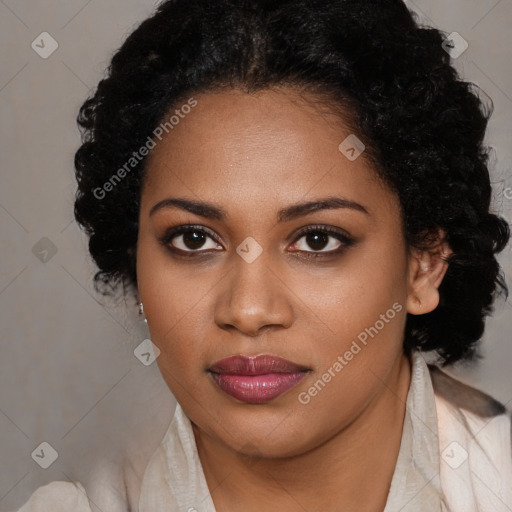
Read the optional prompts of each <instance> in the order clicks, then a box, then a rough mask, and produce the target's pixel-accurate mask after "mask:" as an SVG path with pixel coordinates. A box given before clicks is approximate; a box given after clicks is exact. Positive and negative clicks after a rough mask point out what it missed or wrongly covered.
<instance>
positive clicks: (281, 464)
mask: <svg viewBox="0 0 512 512" xmlns="http://www.w3.org/2000/svg"><path fill="white" fill-rule="evenodd" d="M410 380H411V363H410V361H409V359H408V358H407V357H406V356H405V355H402V356H401V357H400V358H399V359H398V360H397V362H396V364H395V365H394V367H393V369H392V371H391V372H390V375H389V377H388V379H387V380H386V381H385V382H382V385H381V387H380V389H379V391H378V393H377V394H376V395H375V397H374V398H373V399H372V400H371V402H370V403H369V404H368V405H367V406H366V407H365V409H364V410H363V411H362V412H361V414H359V416H357V418H356V419H355V420H354V421H352V423H350V425H348V426H347V427H345V428H343V429H342V430H341V431H339V432H337V433H335V434H334V435H333V436H332V437H331V438H330V439H328V440H327V441H325V442H324V443H323V444H321V445H320V446H317V447H315V448H314V449H312V450H310V451H308V452H306V453H303V454H300V455H297V456H294V457H288V458H276V459H265V458H258V459H248V458H244V457H240V456H237V455H236V454H235V453H234V452H233V451H231V450H229V449H227V448H226V447H224V446H223V445H221V444H219V443H218V442H216V441H215V440H214V439H212V438H211V437H209V436H208V435H207V434H205V433H204V432H203V431H201V430H199V429H198V428H197V426H196V425H193V430H194V435H195V438H196V444H197V449H198V454H199V458H200V460H201V464H202V466H203V471H204V474H205V478H206V482H207V484H208V488H209V489H210V493H211V495H212V500H213V502H214V504H215V508H216V510H217V512H225V511H230V510H238V509H240V510H244V511H247V512H252V511H258V512H262V511H267V510H280V511H282V512H287V511H296V510H300V509H301V507H302V509H305V510H323V511H326V512H327V511H329V512H330V511H333V512H334V511H339V510H340V508H339V503H343V504H344V509H346V510H358V511H360V512H381V511H382V510H383V509H384V507H385V504H386V500H387V495H388V492H389V487H390V484H391V480H392V477H393V473H394V470H395V465H396V460H397V457H398V453H399V449H400V441H401V438H402V427H403V422H404V417H405V409H406V407H405V404H406V400H407V393H408V390H409V385H410Z"/></svg>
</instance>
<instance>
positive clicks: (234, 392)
mask: <svg viewBox="0 0 512 512" xmlns="http://www.w3.org/2000/svg"><path fill="white" fill-rule="evenodd" d="M211 375H212V377H213V380H214V381H215V383H216V384H217V385H218V386H219V387H220V389H222V391H224V392H225V393H227V394H228V395H231V396H232V397H234V398H237V399H238V400H241V401H242V402H247V403H254V404H257V403H262V402H268V401H270V400H273V399H274V398H277V397H278V396H280V395H282V394H283V393H285V392H286V391H288V390H289V389H291V388H293V387H294V386H295V385H296V384H297V383H298V382H299V381H301V380H302V379H303V378H304V376H305V375H306V373H305V372H296V373H267V374H265V375H232V374H227V373H212V374H211Z"/></svg>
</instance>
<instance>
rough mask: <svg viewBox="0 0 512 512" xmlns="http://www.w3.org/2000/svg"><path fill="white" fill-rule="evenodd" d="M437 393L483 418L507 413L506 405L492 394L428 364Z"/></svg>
mask: <svg viewBox="0 0 512 512" xmlns="http://www.w3.org/2000/svg"><path fill="white" fill-rule="evenodd" d="M428 369H429V371H430V376H431V378H432V385H433V387H434V392H435V394H436V395H438V396H440V397H442V398H444V399H445V400H446V401H448V402H450V403H451V404H452V405H454V406H455V407H458V408H460V409H462V410H464V411H467V412H469V413H472V414H474V415H476V416H480V417H482V418H490V417H494V416H499V415H502V414H507V409H506V408H505V406H504V405H503V404H502V403H501V402H498V400H496V399H495V398H493V397H492V396H490V395H488V394H486V393H484V392H483V391H480V390H479V389H476V388H473V387H471V386H468V385H467V384H464V383H463V382H461V381H459V380H457V379H455V378H454V377H451V376H450V375H448V374H447V373H445V372H444V371H442V370H441V369H440V368H438V367H437V366H434V365H428Z"/></svg>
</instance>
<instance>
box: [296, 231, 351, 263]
mask: <svg viewBox="0 0 512 512" xmlns="http://www.w3.org/2000/svg"><path fill="white" fill-rule="evenodd" d="M301 240H303V242H301ZM353 244H354V240H353V239H352V238H350V237H349V236H348V235H346V234H344V233H340V232H338V231H335V230H333V229H331V228H326V227H325V226H317V227H310V228H307V229H305V230H303V231H302V232H301V233H299V235H298V237H297V238H296V241H295V242H294V244H293V246H294V249H295V250H296V251H298V252H307V253H311V254H312V255H315V253H319V256H320V255H328V254H336V253H339V252H342V251H343V250H344V249H345V248H347V247H349V246H351V245H353Z"/></svg>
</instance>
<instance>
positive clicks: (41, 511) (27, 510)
mask: <svg viewBox="0 0 512 512" xmlns="http://www.w3.org/2000/svg"><path fill="white" fill-rule="evenodd" d="M49 510H51V511H52V512H92V511H91V507H90V505H89V500H88V499H87V494H86V492H85V489H84V487H83V485H82V484H81V483H80V482H63V481H62V482H61V481H55V482H51V483H49V484H46V485H43V486H42V487H39V488H38V489H36V490H35V491H34V492H33V493H32V495H31V496H30V498H29V500H28V501H27V502H26V503H25V504H24V505H23V506H22V507H21V508H20V509H18V511H17V512H47V511H49Z"/></svg>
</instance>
